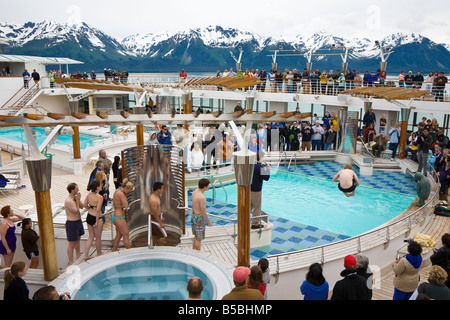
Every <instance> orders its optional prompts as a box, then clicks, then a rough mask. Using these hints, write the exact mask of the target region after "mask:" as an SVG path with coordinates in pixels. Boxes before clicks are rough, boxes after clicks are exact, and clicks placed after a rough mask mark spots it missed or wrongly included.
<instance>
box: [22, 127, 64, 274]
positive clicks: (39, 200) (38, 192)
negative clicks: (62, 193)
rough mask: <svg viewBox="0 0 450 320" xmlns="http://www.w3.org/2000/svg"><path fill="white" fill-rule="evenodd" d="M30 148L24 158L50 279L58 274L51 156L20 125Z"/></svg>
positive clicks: (45, 269)
mask: <svg viewBox="0 0 450 320" xmlns="http://www.w3.org/2000/svg"><path fill="white" fill-rule="evenodd" d="M22 128H23V129H24V132H25V136H26V138H27V141H28V146H29V148H30V153H31V157H29V158H27V159H25V162H26V165H27V169H28V174H29V176H30V181H31V185H32V187H33V190H34V195H35V200H36V211H37V216H38V226H39V238H40V241H41V251H42V263H43V269H44V279H45V280H46V281H51V280H53V279H55V278H56V277H57V276H58V263H57V260H56V245H55V233H54V229H53V215H52V204H51V198H50V188H51V181H52V158H51V156H50V157H46V156H44V155H43V154H42V153H40V152H39V148H38V146H37V143H36V139H33V135H32V133H31V130H30V127H29V126H28V125H22Z"/></svg>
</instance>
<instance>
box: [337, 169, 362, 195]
mask: <svg viewBox="0 0 450 320" xmlns="http://www.w3.org/2000/svg"><path fill="white" fill-rule="evenodd" d="M333 181H334V182H339V184H338V188H339V190H341V191H342V192H343V193H344V194H345V196H346V197H353V196H355V189H356V187H357V186H359V180H358V176H357V175H356V173H355V172H354V171H353V170H352V165H351V164H349V163H347V164H346V165H345V167H344V169H342V170H341V171H339V172H338V173H336V175H335V176H334V178H333Z"/></svg>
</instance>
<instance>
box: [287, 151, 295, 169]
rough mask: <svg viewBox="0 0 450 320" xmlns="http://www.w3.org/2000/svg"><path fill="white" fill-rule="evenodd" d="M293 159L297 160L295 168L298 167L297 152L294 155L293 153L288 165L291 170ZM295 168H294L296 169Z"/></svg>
mask: <svg viewBox="0 0 450 320" xmlns="http://www.w3.org/2000/svg"><path fill="white" fill-rule="evenodd" d="M292 159H294V160H295V169H297V154H296V153H294V154H293V155H291V159H290V160H289V165H288V167H287V169H288V171H289V168H290V167H291V162H292ZM295 169H294V170H295Z"/></svg>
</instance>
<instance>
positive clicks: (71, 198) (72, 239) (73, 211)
mask: <svg viewBox="0 0 450 320" xmlns="http://www.w3.org/2000/svg"><path fill="white" fill-rule="evenodd" d="M67 191H68V192H69V195H68V196H67V198H66V200H65V201H64V209H65V210H66V217H67V221H66V236H67V241H69V245H68V246H67V257H68V259H69V265H71V264H73V261H74V260H73V251H74V250H75V253H76V259H78V258H79V257H80V256H81V251H80V239H81V236H82V235H84V227H83V222H82V221H81V214H80V209H83V208H84V205H83V202H82V201H81V193H80V191H79V188H78V185H77V184H76V183H69V185H68V186H67Z"/></svg>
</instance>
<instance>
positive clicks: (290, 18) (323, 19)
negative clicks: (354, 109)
mask: <svg viewBox="0 0 450 320" xmlns="http://www.w3.org/2000/svg"><path fill="white" fill-rule="evenodd" d="M6 1H7V2H6ZM2 2H4V3H2V9H1V11H0V21H1V22H8V23H18V24H23V23H25V22H27V21H33V22H40V21H43V20H46V19H51V20H54V21H56V22H63V23H64V22H76V21H82V22H86V23H87V24H89V25H91V26H93V27H96V28H98V29H100V30H102V31H104V32H106V33H107V34H109V35H111V36H114V37H117V38H121V37H125V36H128V35H132V34H137V33H155V32H161V31H169V32H176V31H180V30H186V29H189V28H197V27H204V26H208V25H220V26H223V27H234V28H237V29H240V30H243V31H251V32H255V33H257V34H259V35H262V36H281V35H283V36H294V35H298V34H311V33H313V32H317V31H326V32H330V33H332V34H333V35H337V36H344V37H352V36H353V37H367V38H369V39H376V38H381V37H383V36H385V35H388V34H391V33H395V32H413V33H419V34H422V35H424V36H426V37H429V38H430V39H431V40H433V41H435V42H445V43H450V23H449V22H450V19H449V17H450V15H449V13H450V8H449V2H448V0H428V1H424V0H407V1H405V0H400V1H393V0H391V1H385V0H378V1H365V0H358V1H355V0H350V1H336V0H331V1H330V0H319V1H317V0H312V1H300V0H296V1H294V0H258V1H254V0H250V1H249V0H244V1H243V0H225V1H214V0H191V1H188V0H158V1H148V0H109V1H105V0H100V1H94V0H77V1H75V0H73V1H65V0H58V1H55V0H38V1H35V0H34V1H30V0H22V1H17V0H16V1H13V0H3V1H2Z"/></svg>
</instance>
